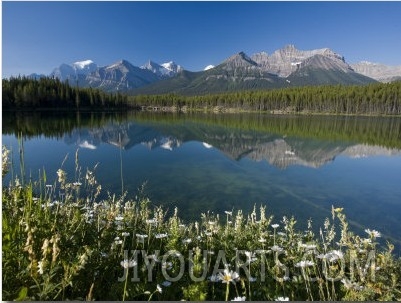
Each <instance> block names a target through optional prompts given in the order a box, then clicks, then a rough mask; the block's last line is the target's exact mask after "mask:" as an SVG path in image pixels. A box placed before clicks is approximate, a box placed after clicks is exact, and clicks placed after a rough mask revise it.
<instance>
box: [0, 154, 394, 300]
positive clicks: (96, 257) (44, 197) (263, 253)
mask: <svg viewBox="0 0 401 303" xmlns="http://www.w3.org/2000/svg"><path fill="white" fill-rule="evenodd" d="M8 155H9V154H8V152H7V150H6V149H5V148H3V151H2V156H3V157H2V160H3V161H2V164H3V166H2V168H3V170H2V175H3V177H4V176H5V174H6V173H7V169H8V167H9V166H8V164H9V161H10V160H9V158H8ZM56 177H57V178H56V181H55V182H54V183H52V184H48V183H47V178H46V176H45V174H44V173H42V175H41V177H40V179H39V180H36V181H34V182H28V183H26V182H24V180H22V179H18V177H16V178H15V179H14V180H12V182H11V184H9V185H4V184H3V192H2V207H3V209H2V225H3V226H2V227H3V240H2V241H3V243H2V244H3V259H2V265H3V290H2V295H3V300H15V299H19V300H164V301H165V300H181V299H185V300H196V301H199V300H213V301H215V300H233V299H237V300H239V299H241V300H242V299H245V300H247V301H248V300H259V301H260V300H285V299H287V300H297V301H300V300H302V301H303V300H319V301H329V300H351V301H360V300H371V301H377V300H386V301H396V300H400V299H401V274H400V273H401V259H400V258H398V259H397V258H396V257H395V256H394V254H393V248H394V247H393V245H392V244H390V243H388V244H387V247H380V246H379V245H378V242H377V240H378V238H379V237H380V233H379V232H377V231H375V230H369V229H367V230H366V234H365V237H361V236H357V235H355V234H354V233H353V232H352V231H351V230H350V229H349V226H348V222H347V219H346V216H345V214H344V212H343V210H342V209H338V208H335V207H333V208H332V213H331V217H330V218H327V219H326V221H325V223H324V226H322V227H321V228H320V233H319V234H315V233H314V232H313V228H312V224H313V222H311V221H310V222H308V228H307V229H306V230H299V229H298V228H297V225H296V219H295V218H294V217H292V218H287V217H283V218H275V217H274V216H273V215H271V214H268V212H267V211H266V209H265V208H264V207H261V208H260V209H254V211H253V212H251V213H249V214H244V213H243V212H242V211H241V210H236V211H233V210H227V211H226V212H225V215H223V217H224V218H223V217H220V216H219V215H216V214H213V213H210V212H207V211H205V213H203V214H201V215H200V217H199V219H198V220H195V221H193V222H189V223H186V224H184V222H183V221H182V220H181V219H180V217H179V210H178V209H175V212H174V213H173V214H172V215H169V216H167V215H166V211H165V210H164V209H162V208H161V207H158V206H155V205H152V202H151V201H150V200H149V199H148V198H147V197H146V196H144V195H143V194H142V191H140V190H139V192H138V195H137V197H136V198H135V199H133V200H130V199H127V198H126V197H125V196H120V197H119V196H117V195H115V194H109V197H108V198H106V199H103V200H100V199H99V193H100V192H101V190H102V189H101V185H100V184H98V183H97V181H96V178H95V168H94V169H86V171H83V170H82V168H80V167H79V164H78V154H76V172H75V174H74V176H73V177H69V176H67V175H66V173H65V172H64V171H63V170H62V169H59V170H58V172H57V176H56ZM132 279H133V280H132Z"/></svg>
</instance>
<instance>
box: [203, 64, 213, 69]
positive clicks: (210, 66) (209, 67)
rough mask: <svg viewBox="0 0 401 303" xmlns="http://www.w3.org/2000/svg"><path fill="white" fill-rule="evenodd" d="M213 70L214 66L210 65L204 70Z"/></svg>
mask: <svg viewBox="0 0 401 303" xmlns="http://www.w3.org/2000/svg"><path fill="white" fill-rule="evenodd" d="M212 68H214V65H212V64H209V65H208V66H206V67H205V68H204V69H203V70H209V69H212Z"/></svg>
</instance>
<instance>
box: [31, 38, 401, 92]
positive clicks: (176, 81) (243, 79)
mask: <svg viewBox="0 0 401 303" xmlns="http://www.w3.org/2000/svg"><path fill="white" fill-rule="evenodd" d="M31 76H32V77H35V78H38V77H40V76H39V75H36V74H35V75H34V74H32V75H31ZM50 76H51V77H56V78H59V79H60V80H62V81H65V80H68V81H70V83H77V84H79V85H80V86H83V87H88V86H90V87H94V88H100V89H104V90H106V91H110V92H113V91H123V92H129V93H133V94H154V93H157V94H158V93H182V94H199V93H216V92H225V91H234V90H243V89H266V88H279V87H288V86H299V85H321V84H345V85H347V84H355V85H361V84H367V83H371V82H375V80H377V81H382V82H386V81H391V80H397V79H401V66H399V67H387V66H383V65H378V64H371V63H369V64H367V63H358V64H348V63H347V62H346V60H345V58H344V56H342V55H340V54H338V53H336V52H334V51H332V50H331V49H329V48H321V49H314V50H299V49H297V48H296V47H295V46H294V45H291V44H290V45H286V46H285V47H283V48H281V49H279V50H276V51H274V52H273V53H272V54H271V55H269V54H267V53H266V52H259V53H255V54H253V55H251V56H248V55H247V54H246V53H245V52H239V53H237V54H234V55H232V56H230V57H228V58H227V59H226V60H224V61H223V62H222V63H220V64H218V65H216V66H212V65H210V66H207V68H205V70H203V71H199V72H190V71H187V70H184V68H183V67H182V66H180V65H178V64H176V63H175V62H173V61H170V62H166V63H162V64H158V63H156V62H153V61H151V60H149V61H148V62H147V63H145V64H144V65H142V66H140V67H138V66H135V65H133V64H131V63H130V62H128V61H127V60H120V61H118V62H115V63H113V64H111V65H108V66H104V67H99V66H97V65H96V64H95V63H94V62H93V61H91V60H84V61H78V62H75V63H73V64H61V65H60V66H59V67H57V68H55V69H54V70H53V71H52V73H51V74H50Z"/></svg>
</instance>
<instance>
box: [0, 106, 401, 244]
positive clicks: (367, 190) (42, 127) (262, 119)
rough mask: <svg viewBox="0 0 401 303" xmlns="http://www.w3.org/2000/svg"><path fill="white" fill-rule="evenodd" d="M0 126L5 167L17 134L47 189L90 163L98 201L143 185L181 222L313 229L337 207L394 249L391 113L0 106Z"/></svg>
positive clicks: (399, 134) (396, 204)
mask: <svg viewBox="0 0 401 303" xmlns="http://www.w3.org/2000/svg"><path fill="white" fill-rule="evenodd" d="M2 123H3V125H2V126H3V133H2V143H3V145H6V146H8V147H9V148H11V149H12V153H13V157H14V159H13V174H17V172H19V171H20V167H19V152H18V150H19V145H20V144H21V143H19V140H18V138H20V142H22V144H23V149H24V165H25V174H26V178H27V179H29V178H32V179H33V180H37V179H38V176H39V174H43V171H45V172H46V176H47V182H48V183H50V184H51V183H53V182H54V180H55V179H56V176H57V175H56V171H57V170H58V169H59V168H60V167H61V165H63V169H64V170H66V171H67V173H68V176H69V178H70V181H71V182H73V181H82V178H84V176H85V172H86V168H89V169H93V168H94V166H95V165H96V164H98V165H97V167H96V177H97V180H98V181H99V183H100V184H101V185H102V197H107V192H110V193H116V194H118V195H119V194H121V192H122V191H127V193H128V194H127V195H128V197H135V196H136V195H138V189H139V188H141V187H142V186H143V185H144V193H145V195H146V196H148V197H149V198H150V199H151V201H152V204H154V205H163V206H164V207H165V208H166V209H168V210H169V211H172V210H173V209H174V208H175V207H178V209H179V215H180V216H181V217H183V218H184V219H186V220H189V219H194V218H195V219H198V218H199V217H200V214H201V213H202V212H207V211H210V212H214V213H218V214H221V215H222V217H223V218H225V216H224V211H231V210H234V211H236V210H238V209H242V210H243V211H244V212H245V213H248V212H251V211H252V209H253V208H254V206H256V207H257V208H259V207H260V205H266V206H267V212H268V213H269V214H273V215H274V216H275V218H274V222H277V223H278V222H279V221H280V220H281V219H282V216H284V215H285V216H291V215H294V216H295V217H296V218H297V220H298V224H299V226H301V227H303V226H306V223H307V220H308V219H309V218H311V219H312V220H313V225H314V226H316V227H320V226H322V225H323V222H324V219H325V218H326V217H330V215H331V206H332V205H334V206H335V207H343V208H344V210H345V214H346V215H347V218H348V219H349V221H350V223H351V229H352V230H354V231H355V232H358V233H363V230H364V229H365V228H370V229H376V230H378V231H380V232H381V233H382V235H383V238H384V239H389V240H390V241H391V242H393V243H394V244H396V245H397V246H398V247H400V245H401V228H400V227H401V118H400V117H344V116H284V115H267V114H205V113H196V114H177V113H176V114H173V113H162V112H160V113H157V112H126V113H103V112H99V113H75V112H69V113H65V112H33V113H22V112H18V113H14V112H3V122H2ZM77 151H78V152H77ZM76 152H77V154H78V159H79V164H80V166H81V167H82V170H81V173H80V174H77V173H76V172H75V154H76ZM66 157H67V158H66ZM65 158H66V160H65V161H64V159H65ZM63 161H64V162H63ZM10 177H11V173H9V174H8V175H7V176H6V177H5V179H4V180H3V184H7V182H9V180H10ZM56 198H57V197H56Z"/></svg>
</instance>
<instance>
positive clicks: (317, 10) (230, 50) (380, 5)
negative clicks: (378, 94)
mask: <svg viewBox="0 0 401 303" xmlns="http://www.w3.org/2000/svg"><path fill="white" fill-rule="evenodd" d="M400 16H401V2H362V1H361V2H358V1H357V2H347V1H340V2H314V1H312V2H298V1H297V2H287V1H284V2H260V1H256V2H245V1H244V2H229V1H223V2H213V1H207V2H202V1H201V2H147V1H143V2H128V1H123V2H97V1H93V2H79V1H77V2H75V1H74V2H56V1H55V2H48V1H45V2H30V1H28V2H19V1H17V2H13V1H3V2H2V73H3V74H2V76H3V77H9V76H10V75H18V74H30V73H33V72H37V73H44V74H49V73H50V72H51V71H52V70H53V68H55V67H57V66H59V65H60V64H61V63H72V62H76V61H81V60H86V59H92V60H93V61H94V62H96V63H97V64H98V65H100V66H104V65H108V64H111V63H113V62H115V61H118V60H120V59H126V60H128V61H130V62H131V63H132V64H134V65H137V66H140V65H142V64H144V63H145V62H146V61H147V60H149V59H151V60H153V61H155V62H158V63H163V62H167V61H170V60H173V61H175V62H176V63H178V64H180V65H182V66H183V67H184V68H185V69H187V70H191V71H197V70H202V69H203V68H204V67H205V66H207V65H209V64H213V65H217V64H219V63H221V62H222V61H223V60H225V59H226V58H228V57H229V56H231V55H233V54H235V53H238V52H240V51H244V52H245V53H247V54H248V55H252V54H253V53H256V52H260V51H265V52H267V53H269V54H270V53H272V52H273V51H275V50H277V49H279V48H282V47H283V46H285V45H286V44H294V45H295V46H296V47H297V48H298V49H301V50H309V49H315V48H323V47H329V48H331V49H332V50H334V51H335V52H338V53H340V54H342V55H343V56H345V59H346V60H347V62H349V63H354V62H358V61H361V60H368V61H372V62H380V63H384V64H388V65H401V17H400Z"/></svg>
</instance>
